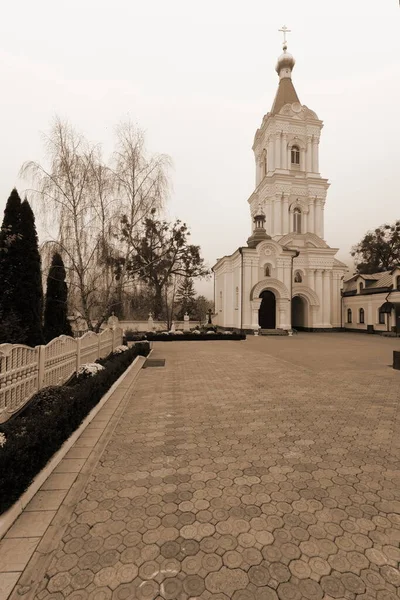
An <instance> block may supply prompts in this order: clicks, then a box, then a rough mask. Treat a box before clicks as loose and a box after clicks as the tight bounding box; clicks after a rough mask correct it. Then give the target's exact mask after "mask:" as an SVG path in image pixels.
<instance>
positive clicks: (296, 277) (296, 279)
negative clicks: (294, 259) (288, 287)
mask: <svg viewBox="0 0 400 600" xmlns="http://www.w3.org/2000/svg"><path fill="white" fill-rule="evenodd" d="M302 281H303V278H302V276H301V273H300V271H296V274H295V276H294V282H295V283H301V282H302Z"/></svg>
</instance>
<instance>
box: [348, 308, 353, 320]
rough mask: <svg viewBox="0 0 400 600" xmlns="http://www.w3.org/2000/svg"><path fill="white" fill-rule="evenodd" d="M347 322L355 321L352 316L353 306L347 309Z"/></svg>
mask: <svg viewBox="0 0 400 600" xmlns="http://www.w3.org/2000/svg"><path fill="white" fill-rule="evenodd" d="M347 322H348V323H352V322H353V320H352V317H351V308H348V309H347Z"/></svg>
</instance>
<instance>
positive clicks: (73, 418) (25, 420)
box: [0, 342, 150, 514]
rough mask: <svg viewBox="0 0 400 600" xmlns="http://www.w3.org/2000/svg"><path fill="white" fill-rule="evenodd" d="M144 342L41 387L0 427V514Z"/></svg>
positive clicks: (144, 350)
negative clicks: (89, 373)
mask: <svg viewBox="0 0 400 600" xmlns="http://www.w3.org/2000/svg"><path fill="white" fill-rule="evenodd" d="M149 352H150V346H149V344H148V343H147V342H142V343H138V344H135V345H134V346H133V347H132V348H130V349H129V350H126V351H125V352H123V353H121V354H114V355H113V354H111V355H110V356H109V357H108V358H107V359H102V360H99V361H98V362H100V363H101V364H102V365H103V366H104V371H100V372H99V373H98V374H97V375H95V376H94V377H88V378H87V379H83V380H80V381H79V383H77V381H76V378H75V379H74V380H72V381H71V382H69V383H68V384H66V385H62V386H56V387H47V388H44V389H43V390H41V391H40V392H38V393H37V394H35V396H34V397H33V398H32V399H31V401H30V402H29V404H28V405H27V406H26V408H25V409H24V410H23V411H22V412H21V413H19V414H17V415H15V416H14V417H13V418H11V419H10V420H9V421H7V422H6V423H3V424H2V425H1V426H0V434H1V433H3V434H4V435H5V436H6V443H5V444H4V446H3V447H0V473H1V475H0V514H1V513H3V512H4V511H6V510H7V509H8V508H9V507H10V506H12V504H14V502H15V501H16V500H17V499H18V498H19V497H20V496H21V494H22V493H23V492H24V491H25V490H26V489H27V488H28V487H29V485H30V484H31V482H32V480H33V479H34V477H35V476H36V475H37V474H38V473H39V472H40V471H41V470H42V469H43V468H44V467H45V466H46V464H47V463H48V461H49V460H50V459H51V457H52V456H53V454H54V453H55V452H57V450H59V449H60V448H61V446H62V445H63V443H64V442H65V441H66V440H67V439H68V438H69V437H70V435H72V433H73V432H74V431H75V430H76V429H77V428H78V427H79V425H80V424H81V423H82V421H83V420H84V419H85V417H86V416H87V415H88V413H89V412H90V411H91V410H92V408H93V407H94V406H95V405H96V404H97V403H98V402H99V401H100V400H101V398H102V397H103V396H104V394H105V393H106V392H107V391H108V390H109V389H110V387H111V386H112V384H113V383H114V382H115V381H116V380H117V379H118V378H119V377H120V376H121V375H122V373H123V372H124V371H125V370H126V369H127V368H128V367H129V365H130V364H131V363H132V362H133V360H134V359H135V358H136V357H137V356H147V355H148V354H149Z"/></svg>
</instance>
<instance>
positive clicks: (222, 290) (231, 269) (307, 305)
mask: <svg viewBox="0 0 400 600" xmlns="http://www.w3.org/2000/svg"><path fill="white" fill-rule="evenodd" d="M283 49H284V52H283V54H282V55H281V56H280V57H279V59H278V63H277V66H276V71H277V73H278V75H279V86H278V90H277V93H276V96H275V100H274V102H273V104H272V108H271V110H270V112H269V113H268V114H266V115H265V116H264V118H263V120H262V123H261V126H260V128H259V129H258V130H257V132H256V135H255V139H254V145H253V151H254V156H255V167H256V169H255V170H256V187H255V190H254V192H253V193H252V195H251V196H250V198H249V200H248V202H249V206H250V212H251V226H252V233H251V236H250V237H249V239H248V240H247V246H242V247H240V248H238V249H237V250H236V251H235V252H234V253H233V254H230V255H228V256H224V257H223V258H220V259H218V261H217V263H216V264H215V265H214V267H213V271H214V273H215V297H214V301H215V312H216V313H217V316H216V318H215V319H214V322H215V323H216V324H217V325H219V326H221V327H224V328H229V329H236V328H238V329H245V330H249V331H251V330H255V329H258V328H259V327H261V328H262V329H272V330H275V329H291V328H292V327H293V328H298V329H307V330H332V328H340V327H341V286H342V279H343V276H344V274H345V272H346V271H347V267H346V265H344V264H343V263H342V262H340V261H339V260H337V259H336V258H335V255H336V253H337V251H338V250H337V248H330V247H329V246H328V244H327V243H326V241H325V240H324V206H325V200H326V195H327V190H328V187H329V183H328V181H327V179H323V178H322V177H321V175H320V172H319V141H320V133H321V130H322V127H323V123H322V121H320V120H319V119H318V117H317V115H316V114H315V112H313V111H312V110H310V109H309V108H307V106H305V105H302V104H301V103H300V100H299V98H298V96H297V93H296V90H295V88H294V86H293V82H292V70H293V67H294V64H295V60H294V58H293V56H292V55H291V54H289V53H288V52H287V46H286V42H284V47H283Z"/></svg>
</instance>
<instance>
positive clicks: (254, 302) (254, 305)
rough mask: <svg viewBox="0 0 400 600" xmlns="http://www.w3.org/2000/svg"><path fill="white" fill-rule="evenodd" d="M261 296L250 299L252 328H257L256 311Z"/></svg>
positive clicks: (259, 304) (258, 308)
mask: <svg viewBox="0 0 400 600" xmlns="http://www.w3.org/2000/svg"><path fill="white" fill-rule="evenodd" d="M261 301H262V299H261V298H256V299H255V300H252V301H251V327H252V329H258V311H259V310H260V306H261Z"/></svg>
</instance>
